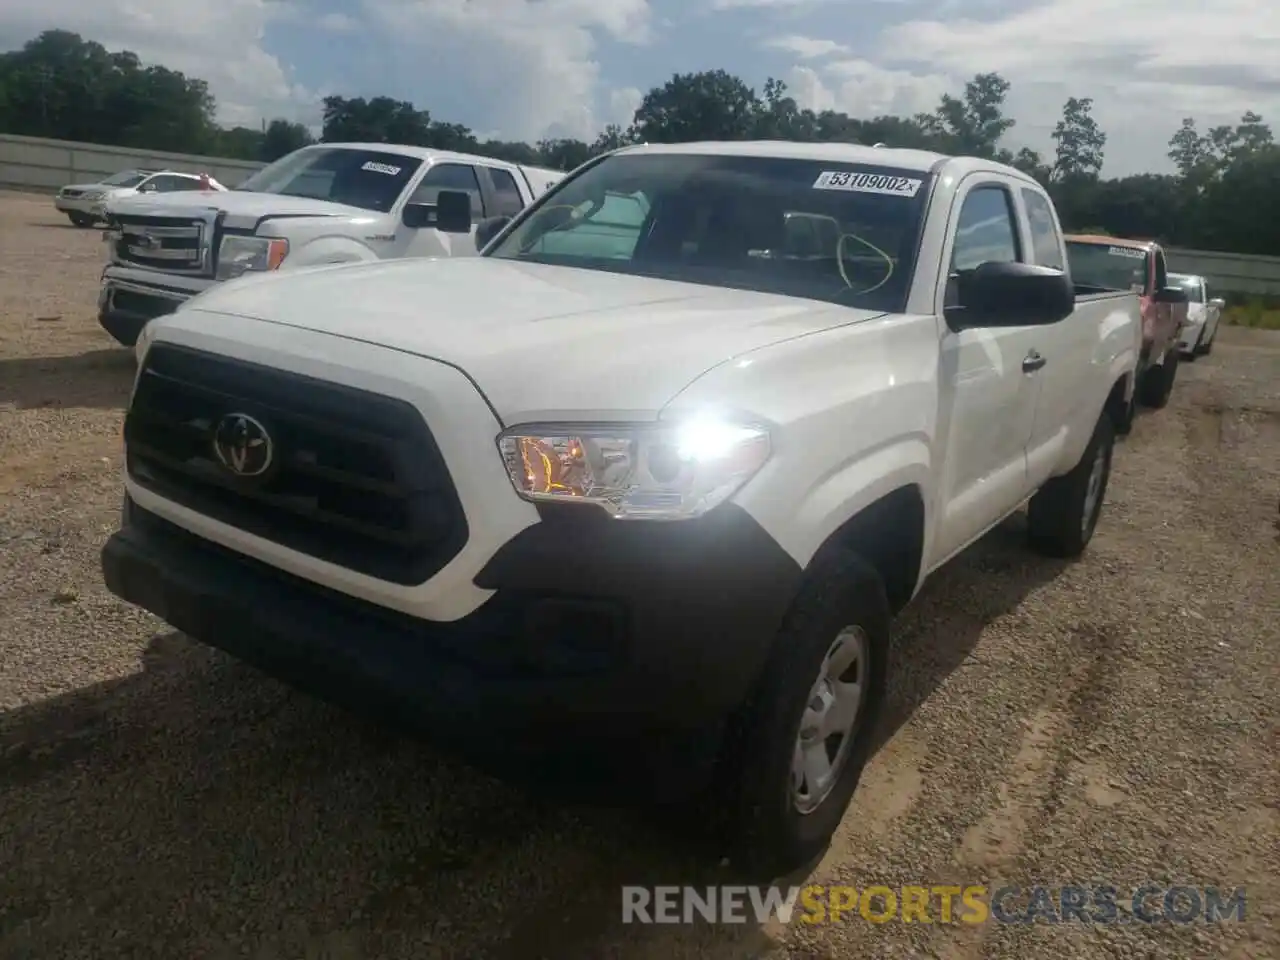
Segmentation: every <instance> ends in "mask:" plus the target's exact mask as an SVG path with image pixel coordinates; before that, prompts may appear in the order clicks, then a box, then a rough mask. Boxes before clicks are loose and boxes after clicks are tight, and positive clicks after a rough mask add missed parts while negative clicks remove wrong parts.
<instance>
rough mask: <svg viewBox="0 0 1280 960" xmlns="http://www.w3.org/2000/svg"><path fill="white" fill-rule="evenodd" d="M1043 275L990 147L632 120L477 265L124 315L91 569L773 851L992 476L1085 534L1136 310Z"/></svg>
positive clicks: (793, 836)
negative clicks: (699, 802)
mask: <svg viewBox="0 0 1280 960" xmlns="http://www.w3.org/2000/svg"><path fill="white" fill-rule="evenodd" d="M438 200H439V207H438V214H439V217H440V219H441V220H442V221H447V223H446V224H445V225H444V226H445V227H446V228H447V229H449V230H451V231H458V230H462V229H465V228H466V227H467V226H468V225H469V223H470V219H471V218H470V207H469V205H468V203H467V198H466V197H465V196H462V195H459V194H456V193H452V194H451V193H441V194H440V196H439V198H438ZM1065 263H1066V260H1065V249H1064V245H1063V239H1062V234H1061V230H1060V226H1059V223H1058V218H1057V215H1056V213H1055V212H1054V209H1053V206H1052V204H1051V201H1050V199H1049V197H1048V196H1047V194H1046V193H1045V191H1044V190H1043V189H1042V188H1041V187H1040V186H1039V185H1038V184H1037V183H1036V182H1035V181H1034V180H1032V179H1030V178H1029V177H1027V176H1025V175H1023V174H1021V173H1019V172H1018V171H1017V170H1014V169H1012V168H1010V167H1006V166H1002V165H999V164H996V163H992V162H990V161H984V160H977V159H970V158H951V157H944V156H940V155H937V154H932V153H924V152H918V151H911V150H890V149H875V148H867V147H857V146H850V145H845V144H816V143H815V144H791V143H780V142H760V143H689V144H678V145H651V146H637V147H630V148H626V149H623V150H621V151H618V152H615V153H612V154H610V155H607V156H604V157H602V158H600V159H598V160H596V161H593V162H591V163H589V164H587V165H585V166H583V167H581V168H580V169H579V170H577V171H576V172H575V173H574V174H573V175H572V176H571V177H569V178H568V179H566V180H564V181H562V182H561V183H560V184H559V185H558V186H557V187H555V188H553V189H552V190H551V191H550V192H549V193H548V194H547V195H546V196H544V197H543V199H542V200H541V201H539V202H538V203H535V204H534V205H533V206H532V207H530V208H527V209H526V210H524V211H523V212H522V213H520V214H519V215H517V216H516V217H515V219H514V221H513V222H511V223H509V224H506V225H505V226H504V227H503V228H502V230H501V232H499V233H498V234H497V235H496V236H495V237H494V238H493V240H492V242H491V243H489V244H488V245H487V246H485V248H484V252H483V254H482V255H481V256H479V257H469V258H465V259H449V260H444V259H442V260H431V261H400V262H394V263H378V264H366V265H357V266H340V267H332V268H319V269H315V270H308V271H304V272H301V273H296V274H294V275H292V276H286V275H284V274H279V275H274V276H273V275H264V276H259V277H254V278H250V279H245V280H242V281H240V282H238V283H236V284H232V285H228V286H227V287H225V288H222V289H218V290H213V291H210V292H209V293H207V294H205V295H204V296H203V297H201V298H200V299H199V300H198V301H196V302H193V303H191V304H189V305H187V306H186V307H184V308H182V309H180V310H179V311H178V312H176V313H174V314H173V315H171V316H168V317H165V318H164V319H163V320H161V321H159V322H157V323H154V324H152V325H151V326H150V327H149V328H148V330H147V332H146V333H145V334H144V337H143V339H142V340H141V341H140V342H139V355H140V364H139V373H138V379H137V385H136V388H135V391H134V394H133V397H132V400H131V403H130V407H129V410H128V413H127V416H126V420H125V445H126V463H127V472H126V478H125V485H126V498H125V505H124V510H123V518H122V527H121V529H120V531H119V532H117V533H116V534H114V535H113V536H112V537H111V538H110V540H109V541H108V543H107V545H106V546H105V547H104V549H103V572H104V577H105V580H106V583H107V585H108V587H109V588H110V590H111V591H112V592H113V593H115V594H116V595H118V596H120V597H122V598H124V599H125V600H127V601H130V602H132V603H135V604H138V605H140V606H142V607H144V608H146V609H148V610H151V611H153V612H154V613H156V614H157V615H159V616H160V617H163V618H164V619H166V620H167V621H168V622H169V623H171V624H173V625H174V626H175V627H176V628H177V629H179V630H182V631H184V632H186V633H188V634H189V635H191V636H192V637H195V638H196V639H198V640H201V641H204V642H206V643H209V644H213V645H215V646H218V647H221V648H223V649H224V650H227V651H229V652H230V653H232V654H233V655H235V656H237V657H240V658H242V659H244V660H246V661H248V662H250V663H253V664H256V665H258V666H259V667H261V668H262V669H264V670H266V671H268V672H270V673H273V674H275V675H276V676H279V677H281V678H283V679H284V680H286V681H287V682H290V683H293V684H295V685H297V686H299V687H301V688H303V689H307V690H310V691H313V692H315V693H317V694H320V695H322V696H326V697H329V698H332V699H334V700H336V701H338V702H341V703H346V704H349V705H353V706H356V707H358V708H360V709H374V710H380V711H385V712H388V713H389V714H390V715H392V716H393V717H395V718H396V719H398V720H399V721H402V722H403V721H408V722H410V723H413V724H416V725H417V726H418V727H419V728H420V729H422V730H425V731H427V732H429V733H430V734H431V735H432V736H433V737H434V738H435V739H436V741H437V742H439V743H441V744H442V745H444V746H445V747H452V748H453V749H454V750H455V751H456V752H458V753H460V754H461V755H462V756H464V757H466V758H468V759H470V760H471V761H472V762H474V763H476V764H477V765H480V766H482V767H484V768H485V769H488V770H490V771H493V772H496V773H498V774H500V775H505V776H509V777H521V778H523V777H534V778H536V779H538V780H539V781H541V782H546V781H548V780H550V781H555V782H558V783H560V784H562V785H563V784H568V783H573V784H585V785H588V786H589V785H600V784H604V785H605V786H606V787H607V788H609V789H612V790H618V791H623V792H625V795H627V796H638V795H642V794H643V795H649V796H656V797H661V798H664V799H672V798H675V797H683V798H687V797H692V796H696V797H699V798H702V799H707V798H713V799H716V802H715V803H712V804H707V805H706V806H705V809H710V810H714V811H715V812H716V818H715V819H714V821H713V822H711V823H708V824H705V825H704V827H703V829H704V830H705V831H706V832H707V834H708V835H714V836H715V837H716V838H717V839H718V840H720V841H722V842H723V846H721V847H720V850H721V851H723V852H732V853H733V854H734V855H735V856H737V855H740V856H741V858H742V861H745V862H746V863H748V864H750V865H751V866H752V867H754V869H755V870H756V871H758V872H759V873H761V874H767V875H778V874H781V873H783V872H786V871H788V870H790V869H792V868H793V867H796V866H798V865H801V864H804V863H807V862H810V860H811V858H812V857H813V856H814V855H816V854H817V853H819V852H820V851H821V850H822V849H823V848H824V847H825V845H826V844H827V842H828V840H829V838H830V837H831V835H832V833H833V831H834V830H835V829H836V827H837V825H838V824H839V822H840V820H841V817H842V816H843V814H844V811H845V809H846V807H847V806H848V804H849V802H850V799H851V796H852V794H853V791H854V788H855V785H856V783H857V781H858V778H859V774H860V771H861V769H862V767H863V765H864V763H865V761H866V760H867V758H868V753H869V752H870V750H871V749H872V743H873V740H872V738H871V732H872V729H873V727H874V725H875V722H876V717H877V712H878V709H879V707H880V704H881V701H882V698H883V695H884V692H885V689H886V685H887V683H888V678H887V676H886V673H887V670H888V662H889V661H888V649H889V623H890V617H891V616H892V615H893V614H895V613H896V612H897V611H899V610H900V609H902V608H903V607H904V606H905V605H906V604H907V603H908V602H909V601H910V600H911V599H912V598H913V597H914V596H915V594H916V592H917V591H918V590H919V589H920V586H921V584H922V583H923V582H924V580H925V578H926V577H928V576H929V575H930V574H931V573H932V572H933V571H935V570H937V569H938V568H939V567H940V566H942V565H943V564H944V563H945V562H946V561H948V560H949V559H950V558H951V557H953V556H955V555H956V554H957V553H959V552H960V551H961V550H963V549H964V548H965V547H966V546H968V545H969V544H971V543H973V542H974V541H975V540H976V539H978V538H979V537H981V536H982V535H983V534H985V533H986V532H987V531H989V530H991V529H992V527H994V526H995V525H996V524H998V523H1000V522H1001V521H1002V520H1004V519H1005V518H1006V517H1008V516H1009V515H1010V514H1012V513H1014V512H1015V511H1017V510H1018V509H1019V508H1020V507H1022V506H1023V505H1024V504H1026V503H1027V502H1028V501H1030V506H1029V510H1028V515H1027V529H1028V534H1029V540H1030V543H1031V544H1032V545H1033V546H1034V547H1036V548H1037V549H1039V550H1041V551H1043V552H1045V553H1048V554H1052V555H1056V556H1066V557H1074V556H1077V555H1079V554H1080V553H1081V552H1082V551H1083V550H1084V549H1085V547H1086V545H1087V544H1088V543H1089V541H1090V538H1091V537H1092V536H1093V533H1094V529H1095V526H1096V524H1097V522H1098V518H1099V515H1100V512H1101V510H1102V504H1103V500H1104V497H1105V493H1106V487H1107V478H1108V476H1109V473H1110V468H1111V456H1112V449H1113V437H1114V434H1115V432H1116V429H1117V427H1119V426H1121V425H1123V424H1124V423H1125V422H1126V421H1127V416H1128V411H1129V409H1130V401H1131V399H1132V395H1133V389H1134V373H1135V369H1136V366H1137V363H1138V352H1139V350H1140V347H1141V343H1142V330H1141V315H1140V307H1139V301H1138V296H1137V295H1136V294H1135V293H1131V292H1124V291H1120V292H1115V293H1101V294H1094V295H1090V296H1084V297H1078V298H1077V297H1075V296H1074V293H1073V288H1072V285H1071V281H1070V279H1069V277H1068V276H1067V274H1066V273H1065V272H1064V270H1063V267H1064V265H1065ZM584 788H585V787H584ZM579 796H581V794H579ZM742 861H740V862H742Z"/></svg>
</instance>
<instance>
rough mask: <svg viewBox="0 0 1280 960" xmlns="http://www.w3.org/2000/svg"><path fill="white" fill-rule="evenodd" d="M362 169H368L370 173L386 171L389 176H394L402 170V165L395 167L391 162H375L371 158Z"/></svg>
mask: <svg viewBox="0 0 1280 960" xmlns="http://www.w3.org/2000/svg"><path fill="white" fill-rule="evenodd" d="M360 169H361V170H368V171H369V172H370V173H385V174H386V175H387V176H389V177H394V176H395V175H396V174H398V173H399V172H400V170H401V168H400V167H393V166H391V164H389V163H374V162H373V161H372V160H370V161H369V162H368V163H366V164H365V165H364V166H363V167H361V168H360Z"/></svg>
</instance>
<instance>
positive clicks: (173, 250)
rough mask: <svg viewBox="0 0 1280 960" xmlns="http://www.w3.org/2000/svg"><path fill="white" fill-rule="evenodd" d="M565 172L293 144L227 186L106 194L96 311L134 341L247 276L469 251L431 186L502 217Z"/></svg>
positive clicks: (447, 156)
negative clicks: (444, 226)
mask: <svg viewBox="0 0 1280 960" xmlns="http://www.w3.org/2000/svg"><path fill="white" fill-rule="evenodd" d="M563 176H564V174H563V173H561V172H560V171H558V170H546V169H542V168H538V167H526V166H521V165H519V164H514V163H506V162H504V161H501V160H494V159H491V158H489V157H479V156H472V155H470V154H463V153H452V152H449V151H443V150H431V149H427V148H424V147H412V146H402V145H398V144H386V143H373V144H359V143H324V144H317V145H314V146H309V147H304V148H302V149H301V150H297V151H295V152H294V153H291V154H289V155H288V156H285V157H282V158H281V159H280V160H277V161H276V162H275V163H272V164H270V165H269V166H267V167H265V168H264V169H262V170H260V171H258V172H257V173H255V174H254V175H253V176H252V177H250V178H249V179H248V180H246V181H245V182H244V183H242V184H241V185H240V186H238V187H236V188H235V189H234V190H229V191H226V192H217V193H199V192H191V193H171V194H165V195H163V196H159V197H134V198H129V199H124V200H113V201H110V202H108V204H107V209H106V219H107V230H106V231H105V233H104V238H105V239H106V242H107V244H108V250H109V262H108V264H107V267H106V269H105V270H104V271H103V274H102V288H101V291H100V293H99V295H98V320H99V323H101V324H102V326H103V328H104V329H105V330H106V331H107V332H108V333H110V334H111V336H112V337H114V338H115V339H116V340H117V341H118V342H119V343H121V344H124V345H125V346H133V345H134V344H135V343H136V342H137V339H138V335H139V333H141V331H142V329H143V327H145V326H146V325H147V323H149V322H150V321H151V320H153V319H154V318H156V317H158V316H163V315H164V314H168V313H172V312H173V311H174V310H175V309H176V308H177V307H178V305H179V304H181V303H183V302H185V301H186V300H189V299H190V298H191V297H194V296H196V295H197V294H199V293H202V292H203V291H205V290H207V289H209V288H210V287H212V286H213V285H215V284H217V283H220V282H222V281H225V280H231V279H235V278H236V277H239V276H242V275H244V274H246V273H253V272H259V271H270V270H278V269H295V268H298V267H308V266H316V265H318V264H330V263H352V262H358V261H363V260H389V259H397V258H401V257H450V256H455V257H456V256H474V255H475V254H476V252H477V249H476V242H475V230H474V228H473V229H472V230H470V231H468V232H463V233H460V234H451V233H449V232H448V231H446V230H441V229H438V228H437V227H436V225H435V216H436V213H435V201H436V195H437V194H439V192H440V191H441V190H449V191H457V192H462V193H465V194H467V195H468V196H469V197H470V198H471V208H472V214H473V216H474V218H475V219H476V220H479V219H481V218H482V217H495V216H513V215H515V214H516V213H519V212H520V211H521V210H522V209H524V207H525V206H526V205H528V204H529V203H531V202H532V201H533V200H534V199H536V198H537V197H539V196H541V195H542V194H543V193H544V192H546V190H547V189H548V188H549V187H550V186H551V185H553V184H554V183H556V182H557V181H558V180H560V178H561V177H563Z"/></svg>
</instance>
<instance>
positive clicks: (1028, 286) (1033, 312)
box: [947, 262, 1076, 330]
mask: <svg viewBox="0 0 1280 960" xmlns="http://www.w3.org/2000/svg"><path fill="white" fill-rule="evenodd" d="M955 283H956V293H957V304H956V306H954V307H949V308H948V309H947V322H948V323H949V324H951V326H952V327H953V328H954V329H958V330H962V329H968V328H972V327H1030V326H1046V325H1048V324H1051V323H1057V322H1058V321H1059V320H1065V319H1066V318H1067V317H1069V316H1071V312H1072V311H1073V310H1075V308H1076V297H1075V288H1074V287H1073V286H1072V285H1071V278H1070V277H1068V276H1067V274H1066V273H1064V272H1063V271H1061V270H1054V269H1052V268H1050V267H1038V266H1034V265H1033V264H1029V263H1005V262H987V263H982V264H979V265H978V267H977V268H976V269H974V270H969V271H965V272H963V273H960V274H958V275H957V276H956V278H955Z"/></svg>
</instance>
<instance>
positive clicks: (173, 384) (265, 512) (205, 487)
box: [124, 344, 467, 584]
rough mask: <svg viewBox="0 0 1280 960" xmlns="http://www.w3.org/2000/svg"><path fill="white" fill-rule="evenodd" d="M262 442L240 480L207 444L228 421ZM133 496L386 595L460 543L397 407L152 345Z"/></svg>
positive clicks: (416, 428)
mask: <svg viewBox="0 0 1280 960" xmlns="http://www.w3.org/2000/svg"><path fill="white" fill-rule="evenodd" d="M234 413H240V414H246V415H248V416H250V417H253V418H254V419H255V420H257V421H258V422H259V423H261V424H262V425H263V426H264V427H265V428H266V429H267V431H268V432H269V433H270V435H271V438H272V441H273V458H272V459H273V462H274V466H273V467H272V468H271V469H269V470H268V471H266V472H265V473H264V474H263V475H262V476H261V477H253V478H243V477H239V476H237V475H236V474H234V473H233V472H232V471H231V470H228V469H227V468H226V467H224V466H223V465H222V464H221V463H220V462H219V460H218V457H217V454H216V453H215V449H214V433H215V431H216V430H217V428H218V425H219V422H220V421H222V419H223V418H224V417H226V416H227V415H229V414H234ZM124 430H125V451H126V462H127V466H128V470H129V475H130V476H131V477H132V478H133V480H134V481H136V482H137V483H138V484H140V485H141V486H143V487H145V488H146V489H148V490H151V491H154V492H155V493H157V494H159V495H160V496H163V497H165V498H166V499H168V500H171V501H173V502H175V503H179V504H182V505H183V506H186V507H190V508H191V509H192V510H196V511H197V512H199V513H202V514H204V515H206V516H209V517H212V518H213V519H216V520H220V521H222V522H223V523H227V524H230V525H231V526H235V527H238V528H240V529H241V530H245V531H247V532H249V533H253V534H256V535H257V536H261V537H264V538H266V539H268V540H272V541H274V542H276V543H279V544H282V545H284V546H286V547H290V548H292V549H294V550H298V551H301V552H303V553H306V554H309V555H311V556H314V557H316V558H318V559H321V560H326V561H328V562H330V563H335V564H338V565H340V566H343V567H347V568H349V569H351V570H356V571H359V572H360V573H364V574H367V575H369V576H372V577H377V578H379V579H382V580H386V581H389V582H392V583H400V584H417V583H422V582H424V581H426V580H428V579H430V578H431V577H432V576H433V575H434V574H435V573H437V572H438V571H439V570H440V569H441V568H442V567H444V565H445V564H446V563H448V562H449V561H450V560H452V559H453V558H454V557H455V556H457V554H458V552H459V551H460V550H461V549H462V547H463V545H464V544H465V543H466V540H467V522H466V516H465V514H464V513H463V510H462V504H461V502H460V501H459V500H458V495H457V491H456V490H455V488H454V485H453V481H452V480H451V478H450V477H449V472H448V469H447V468H446V466H445V463H444V458H443V457H442V456H441V454H440V451H439V448H438V447H437V446H436V443H435V439H434V438H433V437H432V435H431V431H430V430H429V429H428V427H427V425H426V423H425V422H424V421H423V419H422V417H421V415H420V414H419V413H418V411H417V410H416V409H414V408H413V407H412V406H411V405H409V404H408V403H405V402H403V401H400V400H394V399H392V398H390V397H384V396H381V395H378V394H374V393H368V392H366V391H363V390H356V389H352V388H349V387H345V386H341V385H338V384H332V383H326V382H323V381H320V380H314V379H312V378H310V377H304V376H300V375H297V374H291V373H283V372H281V371H278V370H273V369H270V368H267V367H261V366H258V365H257V364H251V363H246V362H243V361H239V360H232V359H229V358H226V357H219V356H216V355H213V354H208V353H204V352H201V351H196V350H190V349H187V348H185V347H176V346H173V345H170V344H156V345H154V346H153V347H152V348H151V349H150V350H149V351H148V352H147V357H146V361H145V364H144V366H143V369H142V371H141V374H140V375H139V377H138V386H137V390H136V391H135V393H134V397H133V402H132V403H131V405H130V407H129V412H128V415H127V416H126V417H125V427H124Z"/></svg>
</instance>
